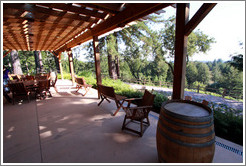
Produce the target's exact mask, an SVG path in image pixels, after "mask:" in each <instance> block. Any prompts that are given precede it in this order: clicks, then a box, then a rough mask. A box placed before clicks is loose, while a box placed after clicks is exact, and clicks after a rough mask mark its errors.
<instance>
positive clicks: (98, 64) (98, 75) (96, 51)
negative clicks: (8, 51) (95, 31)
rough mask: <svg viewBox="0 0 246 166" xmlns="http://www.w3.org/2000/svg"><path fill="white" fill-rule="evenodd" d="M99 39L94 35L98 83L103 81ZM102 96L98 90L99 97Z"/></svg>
mask: <svg viewBox="0 0 246 166" xmlns="http://www.w3.org/2000/svg"><path fill="white" fill-rule="evenodd" d="M98 44H99V41H98V36H93V48H94V57H95V67H96V79H97V84H101V83H102V78H101V68H100V54H99V48H98V47H99V46H98ZM99 98H100V92H98V99H99Z"/></svg>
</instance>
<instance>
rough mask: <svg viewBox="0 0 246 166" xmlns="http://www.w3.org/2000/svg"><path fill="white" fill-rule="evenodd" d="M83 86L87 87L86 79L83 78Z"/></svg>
mask: <svg viewBox="0 0 246 166" xmlns="http://www.w3.org/2000/svg"><path fill="white" fill-rule="evenodd" d="M82 84H83V85H87V84H86V81H85V79H84V78H83V77H82Z"/></svg>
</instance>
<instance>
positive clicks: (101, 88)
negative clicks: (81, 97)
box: [97, 84, 116, 99]
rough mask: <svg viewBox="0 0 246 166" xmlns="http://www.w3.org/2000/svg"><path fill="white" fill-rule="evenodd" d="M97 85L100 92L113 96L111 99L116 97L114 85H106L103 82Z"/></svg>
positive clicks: (109, 96)
mask: <svg viewBox="0 0 246 166" xmlns="http://www.w3.org/2000/svg"><path fill="white" fill-rule="evenodd" d="M97 86H98V90H99V92H100V93H102V94H103V95H105V96H106V97H108V98H111V99H115V98H116V97H115V93H114V88H113V87H109V86H104V85H102V84H97Z"/></svg>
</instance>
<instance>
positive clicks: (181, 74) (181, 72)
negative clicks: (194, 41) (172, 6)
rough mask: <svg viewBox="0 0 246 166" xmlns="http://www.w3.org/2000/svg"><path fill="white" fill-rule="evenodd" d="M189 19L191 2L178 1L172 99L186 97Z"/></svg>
mask: <svg viewBox="0 0 246 166" xmlns="http://www.w3.org/2000/svg"><path fill="white" fill-rule="evenodd" d="M188 19H189V4H185V3H177V13H176V32H175V59H174V76H173V96H172V99H183V97H184V87H185V70H186V55H187V39H188V36H186V35H185V25H186V23H187V22H188Z"/></svg>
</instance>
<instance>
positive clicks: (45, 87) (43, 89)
mask: <svg viewBox="0 0 246 166" xmlns="http://www.w3.org/2000/svg"><path fill="white" fill-rule="evenodd" d="M47 92H48V93H49V96H50V97H52V95H51V93H50V82H49V80H39V81H38V87H37V90H36V98H40V99H44V98H45V97H46V96H47Z"/></svg>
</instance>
